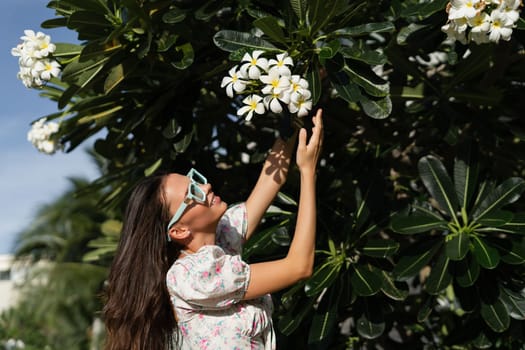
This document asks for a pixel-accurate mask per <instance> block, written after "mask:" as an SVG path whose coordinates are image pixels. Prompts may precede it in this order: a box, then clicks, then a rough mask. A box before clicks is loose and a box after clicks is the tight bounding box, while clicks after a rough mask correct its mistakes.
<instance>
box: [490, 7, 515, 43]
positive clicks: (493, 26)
mask: <svg viewBox="0 0 525 350" xmlns="http://www.w3.org/2000/svg"><path fill="white" fill-rule="evenodd" d="M513 26H514V23H513V22H512V21H510V20H509V19H508V18H507V17H506V16H505V14H503V13H502V12H501V11H498V10H493V11H492V13H491V14H490V31H489V40H490V41H492V42H496V43H497V42H498V41H499V40H500V39H502V40H506V41H508V40H510V36H511V35H512V27H513Z"/></svg>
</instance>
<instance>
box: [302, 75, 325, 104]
mask: <svg viewBox="0 0 525 350" xmlns="http://www.w3.org/2000/svg"><path fill="white" fill-rule="evenodd" d="M306 80H307V81H308V86H309V88H310V92H311V93H312V105H315V104H316V103H317V102H318V101H319V98H320V97H321V92H322V91H321V77H320V76H319V67H317V66H315V67H313V69H311V70H310V71H309V72H308V73H307V74H306Z"/></svg>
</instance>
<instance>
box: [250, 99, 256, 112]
mask: <svg viewBox="0 0 525 350" xmlns="http://www.w3.org/2000/svg"><path fill="white" fill-rule="evenodd" d="M250 108H251V109H253V110H254V111H255V108H257V102H255V101H252V102H250Z"/></svg>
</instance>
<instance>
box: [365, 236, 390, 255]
mask: <svg viewBox="0 0 525 350" xmlns="http://www.w3.org/2000/svg"><path fill="white" fill-rule="evenodd" d="M398 249H399V243H398V242H396V241H394V240H392V239H371V240H369V241H368V242H367V243H366V244H365V246H364V247H363V248H361V253H362V254H364V255H367V256H372V257H376V258H386V257H387V256H391V255H392V254H394V253H395V252H397V250H398Z"/></svg>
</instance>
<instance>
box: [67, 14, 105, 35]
mask: <svg viewBox="0 0 525 350" xmlns="http://www.w3.org/2000/svg"><path fill="white" fill-rule="evenodd" d="M67 27H68V28H70V29H79V28H83V27H86V29H87V28H89V30H90V31H92V30H93V29H94V28H93V27H102V28H108V29H109V28H112V27H113V25H112V24H111V22H109V21H108V20H107V17H106V16H105V15H104V14H99V13H96V12H91V11H75V12H73V13H72V14H71V16H69V19H68V21H67Z"/></svg>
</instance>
